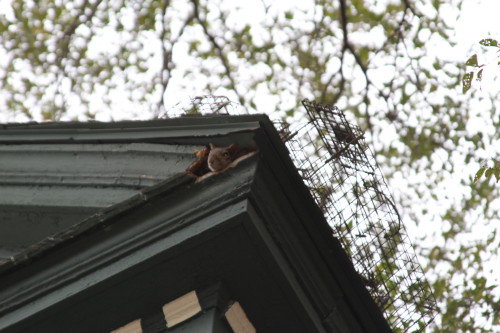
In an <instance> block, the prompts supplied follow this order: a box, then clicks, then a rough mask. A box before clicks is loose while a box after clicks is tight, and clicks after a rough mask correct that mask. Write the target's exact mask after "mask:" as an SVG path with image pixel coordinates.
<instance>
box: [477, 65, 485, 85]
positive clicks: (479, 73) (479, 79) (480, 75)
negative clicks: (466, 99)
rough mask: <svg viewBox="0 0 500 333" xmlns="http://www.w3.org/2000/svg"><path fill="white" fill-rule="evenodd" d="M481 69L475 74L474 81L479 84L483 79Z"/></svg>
mask: <svg viewBox="0 0 500 333" xmlns="http://www.w3.org/2000/svg"><path fill="white" fill-rule="evenodd" d="M483 69H484V68H481V69H480V70H479V72H477V75H476V81H479V82H481V80H482V79H483Z"/></svg>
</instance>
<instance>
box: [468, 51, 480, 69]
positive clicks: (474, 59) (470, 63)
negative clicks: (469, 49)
mask: <svg viewBox="0 0 500 333" xmlns="http://www.w3.org/2000/svg"><path fill="white" fill-rule="evenodd" d="M465 65H466V66H474V67H478V66H477V54H473V55H472V56H471V57H470V58H469V59H468V60H467V61H466V62H465Z"/></svg>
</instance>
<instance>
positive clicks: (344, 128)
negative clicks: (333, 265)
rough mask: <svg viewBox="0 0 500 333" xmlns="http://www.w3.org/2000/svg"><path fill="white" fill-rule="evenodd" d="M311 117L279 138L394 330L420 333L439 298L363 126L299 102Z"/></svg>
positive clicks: (329, 110)
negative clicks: (365, 135) (424, 269)
mask: <svg viewBox="0 0 500 333" xmlns="http://www.w3.org/2000/svg"><path fill="white" fill-rule="evenodd" d="M302 104H303V106H304V107H305V109H306V111H307V115H308V117H309V120H308V122H307V123H305V124H299V125H296V126H295V129H291V128H290V126H289V125H287V124H284V125H283V124H281V125H280V127H281V128H280V129H279V132H280V135H281V136H282V140H283V141H284V142H285V144H286V146H287V148H288V150H289V152H290V155H291V157H292V159H293V161H294V163H295V165H296V167H297V169H298V171H299V173H300V175H301V177H302V178H303V180H304V182H305V184H306V185H307V186H308V188H309V190H310V192H311V194H312V196H313V197H314V199H315V200H316V203H317V204H318V206H319V207H320V208H321V210H322V211H323V214H324V215H325V217H326V219H327V221H328V223H329V224H330V226H331V227H332V230H333V234H334V236H335V237H337V238H338V239H339V241H340V242H341V244H342V246H343V247H344V249H345V251H346V252H347V253H348V255H349V256H350V257H351V259H352V262H353V264H354V267H355V269H356V271H357V272H358V274H359V275H360V276H361V278H362V280H363V282H364V284H365V285H366V287H367V289H368V291H369V292H370V294H371V296H372V298H373V299H374V301H375V303H376V304H377V305H378V307H379V309H380V310H381V311H382V313H383V314H384V316H385V318H386V320H387V321H388V322H389V324H390V326H391V328H392V329H393V330H394V332H420V331H422V330H423V329H424V328H425V327H426V326H427V325H428V324H429V323H430V322H431V321H432V320H433V319H434V315H435V310H436V301H435V298H434V296H433V294H432V291H431V288H430V285H429V283H428V282H427V280H426V278H425V275H424V273H423V270H422V268H421V266H420V265H419V263H418V260H417V257H416V255H415V253H414V250H413V247H412V244H411V242H410V239H409V238H408V235H407V232H406V230H405V228H404V225H403V224H402V221H401V217H400V215H399V213H398V211H397V209H396V206H395V205H394V202H393V199H392V197H391V195H390V192H389V189H388V187H387V184H386V182H385V180H384V178H383V176H382V174H381V172H380V170H379V168H378V166H377V163H376V161H375V157H374V155H373V153H372V152H371V150H370V149H369V147H368V145H367V144H366V142H365V140H364V133H363V132H362V131H361V129H360V128H359V127H358V126H356V125H353V124H350V123H349V122H347V120H346V118H345V115H344V114H343V113H342V112H341V111H340V110H339V109H338V108H337V107H334V106H330V105H322V104H317V103H314V102H311V101H308V100H304V101H302Z"/></svg>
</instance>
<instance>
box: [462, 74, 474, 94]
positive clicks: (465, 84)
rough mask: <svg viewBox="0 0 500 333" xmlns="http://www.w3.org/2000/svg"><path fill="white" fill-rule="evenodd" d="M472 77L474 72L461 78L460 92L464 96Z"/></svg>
mask: <svg viewBox="0 0 500 333" xmlns="http://www.w3.org/2000/svg"><path fill="white" fill-rule="evenodd" d="M473 77H474V72H469V73H467V74H465V75H464V77H463V78H462V85H463V88H462V92H463V93H464V94H465V93H466V92H467V91H468V90H469V89H470V87H471V83H472V78H473Z"/></svg>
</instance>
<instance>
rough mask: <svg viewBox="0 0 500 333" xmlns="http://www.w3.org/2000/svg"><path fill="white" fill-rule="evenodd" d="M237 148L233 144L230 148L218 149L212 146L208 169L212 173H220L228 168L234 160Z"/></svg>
mask: <svg viewBox="0 0 500 333" xmlns="http://www.w3.org/2000/svg"><path fill="white" fill-rule="evenodd" d="M236 147H237V145H235V144H232V145H230V146H228V147H222V148H217V147H215V146H214V145H213V144H210V153H209V154H208V163H207V164H208V168H209V169H210V170H211V171H220V170H223V169H224V168H226V167H227V166H228V165H229V164H230V163H231V162H232V161H233V160H234V157H235V153H236Z"/></svg>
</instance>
